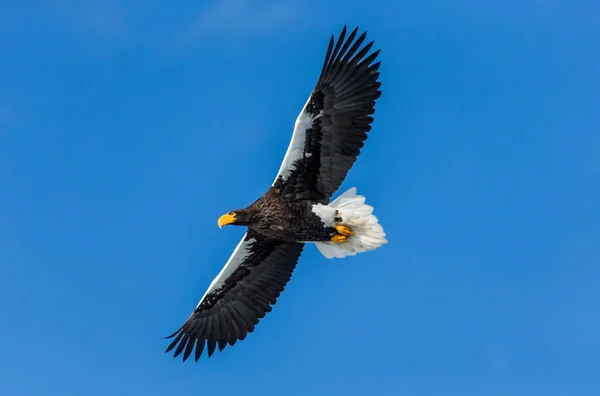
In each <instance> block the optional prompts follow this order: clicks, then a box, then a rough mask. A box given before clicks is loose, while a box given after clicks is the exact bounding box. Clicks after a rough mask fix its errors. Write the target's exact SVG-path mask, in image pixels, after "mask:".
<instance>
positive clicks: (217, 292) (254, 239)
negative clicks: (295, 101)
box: [166, 26, 387, 361]
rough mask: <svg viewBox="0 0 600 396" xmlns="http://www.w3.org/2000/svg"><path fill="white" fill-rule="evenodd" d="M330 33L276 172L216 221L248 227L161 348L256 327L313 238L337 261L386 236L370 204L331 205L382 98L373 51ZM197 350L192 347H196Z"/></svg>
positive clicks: (186, 352) (208, 341)
mask: <svg viewBox="0 0 600 396" xmlns="http://www.w3.org/2000/svg"><path fill="white" fill-rule="evenodd" d="M346 35H347V31H346V27H345V26H344V28H343V29H342V31H341V33H340V35H339V36H338V38H337V40H335V38H334V36H331V38H330V40H329V46H328V48H327V53H326V55H325V61H324V63H323V67H322V69H321V74H320V76H319V78H318V80H317V83H316V85H315V87H314V88H313V90H312V93H311V94H310V96H309V98H308V100H307V101H306V103H305V105H304V107H303V108H302V111H301V112H300V114H299V115H298V117H297V119H296V123H295V127H294V131H293V134H292V138H291V141H290V143H289V147H288V149H287V152H286V154H285V156H284V159H283V162H282V164H281V167H280V169H279V171H278V172H277V176H276V178H275V180H274V182H273V183H272V185H271V186H270V187H269V188H268V190H267V191H266V192H265V194H264V195H263V196H262V197H260V198H258V200H256V201H255V202H254V203H252V204H251V205H250V206H248V207H246V208H243V209H236V210H232V211H230V212H229V213H226V214H224V215H222V216H221V217H220V218H219V219H218V222H217V223H218V226H219V227H223V226H225V225H238V226H244V227H247V231H246V233H245V235H244V236H243V238H242V240H241V241H240V242H239V244H238V245H237V247H236V248H235V250H234V251H233V254H232V255H231V257H230V258H229V260H228V261H227V263H226V264H225V266H224V267H223V269H222V270H221V272H220V273H219V274H218V275H217V277H216V278H214V280H213V281H212V282H211V284H210V286H209V287H208V289H207V290H206V292H205V293H204V295H203V296H202V298H201V299H200V302H199V303H198V305H197V306H196V308H195V309H194V311H193V312H192V314H191V315H190V316H189V317H188V319H187V320H186V321H185V323H184V324H183V325H182V326H181V327H180V328H179V329H178V330H177V331H176V332H175V333H173V334H171V335H170V336H168V337H166V338H167V339H171V338H172V341H171V343H170V345H169V346H168V347H167V350H166V352H170V351H171V350H173V349H175V352H174V357H177V356H179V355H180V354H182V353H183V361H185V360H187V359H188V358H189V357H190V356H191V354H192V352H194V358H195V360H196V361H198V359H199V358H200V357H201V356H202V353H203V351H206V352H207V354H208V357H210V356H212V355H213V353H214V352H215V350H216V348H217V347H218V348H219V351H222V350H223V349H224V348H225V347H226V346H227V344H229V345H232V346H233V345H234V344H235V343H236V342H237V341H238V340H243V339H245V338H246V336H247V335H248V333H251V332H252V331H254V328H255V326H256V325H257V324H258V322H259V320H260V319H261V318H263V317H264V316H265V315H266V313H267V312H270V311H271V309H272V306H273V305H274V304H275V303H276V301H277V298H278V297H279V295H280V293H281V292H282V291H283V289H284V287H285V286H286V284H287V283H288V281H289V280H290V278H291V276H292V272H293V271H294V268H295V267H296V264H297V262H298V259H299V258H300V255H301V254H302V250H303V249H304V246H305V245H306V244H307V243H312V244H315V245H316V247H317V248H318V250H319V251H320V252H321V254H322V255H323V256H325V257H326V258H343V257H347V256H354V255H356V254H357V253H363V252H367V251H371V250H374V249H377V248H378V247H380V246H382V245H383V244H385V243H387V240H386V239H385V233H384V231H383V228H382V226H381V225H380V224H379V222H378V219H377V217H375V216H374V215H373V207H372V206H369V205H367V204H366V202H365V197H364V196H361V195H357V192H356V188H354V187H353V188H350V189H349V190H348V191H346V192H344V193H343V194H341V195H340V196H338V197H337V198H336V199H334V200H333V201H331V202H330V199H331V197H332V195H333V194H334V193H335V192H336V190H337V189H338V188H339V186H340V185H341V184H342V182H343V181H344V179H345V178H346V174H347V173H348V171H349V170H350V168H351V167H352V165H353V164H354V162H355V161H356V158H357V157H358V155H359V154H360V150H361V148H362V147H363V145H364V142H365V140H366V139H367V132H369V131H370V130H371V123H372V122H373V117H372V114H373V113H374V112H375V101H376V100H377V99H378V98H379V96H380V95H381V91H380V86H381V83H380V82H379V81H378V79H379V66H380V62H379V61H377V62H375V61H376V60H377V57H378V55H379V50H377V51H374V52H372V53H370V54H369V51H371V48H372V47H373V44H374V42H373V41H371V42H369V43H367V44H365V45H363V44H364V43H365V39H366V35H367V32H366V31H365V32H363V33H362V34H361V35H360V36H359V35H358V27H357V28H356V29H354V30H353V31H352V32H351V33H350V34H349V35H347V36H346ZM194 349H195V351H194Z"/></svg>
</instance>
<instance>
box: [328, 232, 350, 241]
mask: <svg viewBox="0 0 600 396" xmlns="http://www.w3.org/2000/svg"><path fill="white" fill-rule="evenodd" d="M347 240H348V237H347V236H345V235H338V234H335V235H334V236H332V237H331V241H332V242H337V243H344V242H346V241H347Z"/></svg>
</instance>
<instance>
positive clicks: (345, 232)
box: [335, 225, 353, 237]
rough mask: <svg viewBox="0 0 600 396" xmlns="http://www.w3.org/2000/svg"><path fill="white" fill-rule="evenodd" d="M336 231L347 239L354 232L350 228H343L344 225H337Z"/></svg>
mask: <svg viewBox="0 0 600 396" xmlns="http://www.w3.org/2000/svg"><path fill="white" fill-rule="evenodd" d="M335 229H336V230H337V232H338V233H339V234H340V235H343V236H345V237H349V236H350V235H352V234H353V232H352V230H351V229H350V228H348V227H346V226H343V225H336V226H335Z"/></svg>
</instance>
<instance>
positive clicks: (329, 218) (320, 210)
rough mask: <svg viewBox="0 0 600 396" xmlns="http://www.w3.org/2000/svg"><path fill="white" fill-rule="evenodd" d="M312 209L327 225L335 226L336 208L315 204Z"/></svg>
mask: <svg viewBox="0 0 600 396" xmlns="http://www.w3.org/2000/svg"><path fill="white" fill-rule="evenodd" d="M310 210H311V211H312V212H313V213H314V214H316V215H317V216H319V218H320V219H321V221H322V222H323V224H324V225H325V226H326V227H333V226H334V225H335V212H336V210H335V209H334V208H332V207H330V206H327V205H321V204H315V205H313V206H312V207H311V208H310Z"/></svg>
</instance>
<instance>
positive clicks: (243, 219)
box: [217, 209, 253, 228]
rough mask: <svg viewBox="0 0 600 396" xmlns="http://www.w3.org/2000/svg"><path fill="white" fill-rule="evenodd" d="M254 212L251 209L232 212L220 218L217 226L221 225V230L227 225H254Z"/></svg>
mask: <svg viewBox="0 0 600 396" xmlns="http://www.w3.org/2000/svg"><path fill="white" fill-rule="evenodd" d="M252 219H253V212H252V211H251V210H249V209H237V210H232V211H231V212H229V213H226V214H224V215H223V216H221V217H219V220H218V221H217V224H219V228H221V227H223V226H225V225H229V224H232V225H239V226H248V225H250V224H251V223H252Z"/></svg>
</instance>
